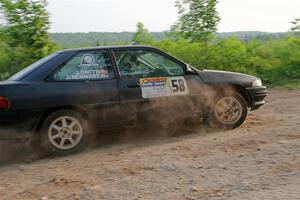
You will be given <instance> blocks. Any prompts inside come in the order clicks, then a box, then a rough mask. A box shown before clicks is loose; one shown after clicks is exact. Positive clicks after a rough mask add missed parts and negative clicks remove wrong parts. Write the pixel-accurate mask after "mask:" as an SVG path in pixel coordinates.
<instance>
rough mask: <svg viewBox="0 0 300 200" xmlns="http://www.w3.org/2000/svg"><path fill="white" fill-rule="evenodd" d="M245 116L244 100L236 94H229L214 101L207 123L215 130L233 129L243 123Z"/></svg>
mask: <svg viewBox="0 0 300 200" xmlns="http://www.w3.org/2000/svg"><path fill="white" fill-rule="evenodd" d="M247 114H248V107H247V103H246V101H245V99H244V98H243V97H242V96H241V95H240V94H238V93H231V94H228V95H221V96H220V97H217V98H216V99H215V102H214V105H213V107H212V109H211V111H210V112H209V116H208V121H209V123H210V124H211V125H212V126H214V127H217V128H222V129H234V128H237V127H239V126H240V125H242V124H243V123H244V121H245V120H246V117H247Z"/></svg>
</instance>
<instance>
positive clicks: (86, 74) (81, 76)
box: [66, 69, 109, 80]
mask: <svg viewBox="0 0 300 200" xmlns="http://www.w3.org/2000/svg"><path fill="white" fill-rule="evenodd" d="M105 78H109V74H108V71H107V70H104V69H100V70H98V69H97V70H80V71H76V72H75V74H72V75H69V76H67V77H66V80H87V79H105Z"/></svg>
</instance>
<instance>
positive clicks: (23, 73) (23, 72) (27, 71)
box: [8, 53, 58, 81]
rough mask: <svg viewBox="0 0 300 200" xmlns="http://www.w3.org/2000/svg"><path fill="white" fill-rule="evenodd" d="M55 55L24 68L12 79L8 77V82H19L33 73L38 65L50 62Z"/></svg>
mask: <svg viewBox="0 0 300 200" xmlns="http://www.w3.org/2000/svg"><path fill="white" fill-rule="evenodd" d="M57 55H58V53H53V54H50V55H49V56H47V57H45V58H42V59H40V60H38V61H36V62H35V63H33V64H31V65H29V66H28V67H26V68H24V69H23V70H21V71H19V72H18V73H16V74H15V75H13V76H12V77H10V78H9V79H8V80H10V81H18V80H21V79H22V78H24V77H25V76H27V75H28V74H30V73H31V72H33V71H34V70H35V69H37V68H38V67H39V66H40V65H42V64H44V63H46V62H48V61H49V60H51V59H52V58H54V57H55V56H57Z"/></svg>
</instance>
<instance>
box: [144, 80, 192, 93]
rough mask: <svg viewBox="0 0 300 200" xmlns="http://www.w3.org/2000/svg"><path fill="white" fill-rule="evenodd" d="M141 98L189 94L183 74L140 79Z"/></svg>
mask: <svg viewBox="0 0 300 200" xmlns="http://www.w3.org/2000/svg"><path fill="white" fill-rule="evenodd" d="M140 84H141V88H142V96H143V98H155V97H167V96H180V95H182V96H184V95H188V94H189V89H188V86H187V82H186V80H185V78H184V77H183V76H179V77H159V78H142V79H140Z"/></svg>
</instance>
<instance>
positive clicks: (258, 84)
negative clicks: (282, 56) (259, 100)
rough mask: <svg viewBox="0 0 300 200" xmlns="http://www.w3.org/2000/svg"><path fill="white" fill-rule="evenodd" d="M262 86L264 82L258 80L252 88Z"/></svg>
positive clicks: (253, 83)
mask: <svg viewBox="0 0 300 200" xmlns="http://www.w3.org/2000/svg"><path fill="white" fill-rule="evenodd" d="M260 86H262V82H261V80H260V79H256V80H255V81H253V82H252V87H260Z"/></svg>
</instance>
